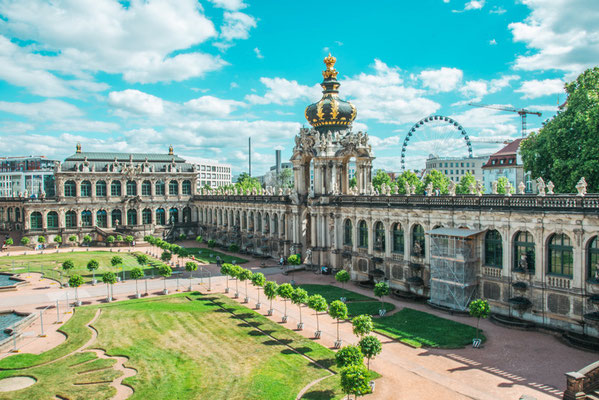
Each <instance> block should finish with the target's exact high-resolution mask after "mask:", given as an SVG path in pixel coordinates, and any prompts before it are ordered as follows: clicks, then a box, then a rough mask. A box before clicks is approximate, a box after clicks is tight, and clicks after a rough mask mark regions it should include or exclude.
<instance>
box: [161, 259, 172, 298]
mask: <svg viewBox="0 0 599 400" xmlns="http://www.w3.org/2000/svg"><path fill="white" fill-rule="evenodd" d="M172 274H173V270H172V269H171V267H170V266H168V265H166V264H162V265H161V266H160V267H158V275H160V276H161V277H163V278H164V294H167V293H168V292H167V290H166V278H168V277H169V276H171V275H172Z"/></svg>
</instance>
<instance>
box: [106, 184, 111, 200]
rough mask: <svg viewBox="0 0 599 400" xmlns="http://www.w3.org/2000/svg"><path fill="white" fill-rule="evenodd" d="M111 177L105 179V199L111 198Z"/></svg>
mask: <svg viewBox="0 0 599 400" xmlns="http://www.w3.org/2000/svg"><path fill="white" fill-rule="evenodd" d="M111 188H112V179H106V200H108V201H110V200H111V199H112V192H111Z"/></svg>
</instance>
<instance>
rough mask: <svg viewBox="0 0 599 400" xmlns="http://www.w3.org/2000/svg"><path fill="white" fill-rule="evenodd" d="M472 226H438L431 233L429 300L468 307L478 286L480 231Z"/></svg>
mask: <svg viewBox="0 0 599 400" xmlns="http://www.w3.org/2000/svg"><path fill="white" fill-rule="evenodd" d="M482 232H484V231H478V230H470V229H449V228H438V229H433V230H432V231H429V232H428V233H429V235H430V271H431V273H430V275H431V286H430V288H431V289H430V302H431V303H432V304H433V305H436V306H440V307H444V308H449V309H452V310H458V311H466V310H467V309H468V304H469V303H470V301H471V300H473V299H474V297H475V296H476V292H477V287H478V279H477V269H478V267H479V265H480V239H479V236H480V234H481V233H482Z"/></svg>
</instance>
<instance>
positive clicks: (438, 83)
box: [418, 67, 464, 92]
mask: <svg viewBox="0 0 599 400" xmlns="http://www.w3.org/2000/svg"><path fill="white" fill-rule="evenodd" d="M463 75H464V74H463V72H462V70H461V69H457V68H447V67H443V68H441V69H436V70H426V71H422V72H421V73H420V74H419V75H418V77H419V78H420V80H421V81H422V85H423V86H424V87H426V88H429V89H431V90H433V91H434V92H450V91H452V90H454V89H455V88H456V87H457V86H458V84H459V83H460V82H461V81H462V77H463Z"/></svg>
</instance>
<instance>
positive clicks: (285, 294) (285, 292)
mask: <svg viewBox="0 0 599 400" xmlns="http://www.w3.org/2000/svg"><path fill="white" fill-rule="evenodd" d="M277 294H278V295H279V296H280V297H281V298H282V299H283V303H284V304H285V314H284V315H283V318H285V319H287V300H289V299H291V296H292V295H293V286H291V285H290V284H289V283H283V284H281V285H279V288H278V289H277Z"/></svg>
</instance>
